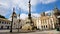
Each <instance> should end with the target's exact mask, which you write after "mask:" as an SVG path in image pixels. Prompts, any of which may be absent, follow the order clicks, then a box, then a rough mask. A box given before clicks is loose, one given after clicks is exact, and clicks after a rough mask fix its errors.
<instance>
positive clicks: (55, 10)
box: [54, 6, 60, 16]
mask: <svg viewBox="0 0 60 34" xmlns="http://www.w3.org/2000/svg"><path fill="white" fill-rule="evenodd" d="M54 15H55V16H58V15H60V10H59V9H58V8H57V7H56V6H55V8H54Z"/></svg>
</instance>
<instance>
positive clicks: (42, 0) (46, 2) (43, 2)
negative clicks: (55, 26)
mask: <svg viewBox="0 0 60 34" xmlns="http://www.w3.org/2000/svg"><path fill="white" fill-rule="evenodd" d="M55 1H56V0H40V3H42V4H49V3H52V2H55Z"/></svg>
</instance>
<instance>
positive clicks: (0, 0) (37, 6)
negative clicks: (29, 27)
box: [0, 0, 60, 18]
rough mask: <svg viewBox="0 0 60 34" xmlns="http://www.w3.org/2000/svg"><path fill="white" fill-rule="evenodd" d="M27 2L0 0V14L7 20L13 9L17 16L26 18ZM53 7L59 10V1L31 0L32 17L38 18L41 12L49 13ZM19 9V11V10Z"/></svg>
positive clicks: (23, 0)
mask: <svg viewBox="0 0 60 34" xmlns="http://www.w3.org/2000/svg"><path fill="white" fill-rule="evenodd" d="M28 1H29V0H0V14H1V15H3V16H5V17H6V18H9V17H10V16H11V14H12V12H13V7H15V12H16V13H17V15H18V14H19V13H21V18H22V17H27V14H28ZM55 5H56V6H57V8H58V9H59V10H60V0H31V11H32V15H33V16H36V17H38V16H39V15H40V13H42V12H51V11H52V10H53V9H54V7H55ZM19 8H21V9H19Z"/></svg>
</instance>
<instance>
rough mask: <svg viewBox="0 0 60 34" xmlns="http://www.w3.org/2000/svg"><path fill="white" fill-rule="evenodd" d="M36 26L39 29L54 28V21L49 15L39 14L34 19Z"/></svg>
mask: <svg viewBox="0 0 60 34" xmlns="http://www.w3.org/2000/svg"><path fill="white" fill-rule="evenodd" d="M36 23H37V28H38V29H40V30H47V29H54V28H55V26H54V21H53V18H52V17H50V16H41V17H39V18H38V19H37V20H36Z"/></svg>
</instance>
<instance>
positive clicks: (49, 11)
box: [45, 10, 53, 13]
mask: <svg viewBox="0 0 60 34" xmlns="http://www.w3.org/2000/svg"><path fill="white" fill-rule="evenodd" d="M51 12H53V10H48V11H45V13H51Z"/></svg>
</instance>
